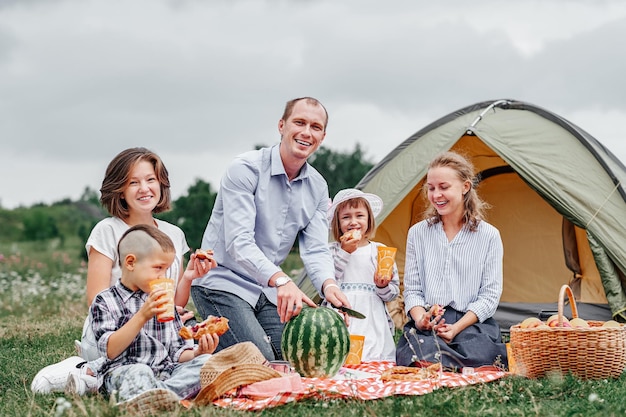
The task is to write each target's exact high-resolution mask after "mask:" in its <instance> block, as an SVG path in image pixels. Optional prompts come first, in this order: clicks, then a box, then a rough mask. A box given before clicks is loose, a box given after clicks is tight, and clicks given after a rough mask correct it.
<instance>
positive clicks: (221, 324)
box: [178, 316, 229, 340]
mask: <svg viewBox="0 0 626 417" xmlns="http://www.w3.org/2000/svg"><path fill="white" fill-rule="evenodd" d="M228 329H229V326H228V319H227V318H226V317H215V316H209V317H207V319H206V320H204V321H203V322H201V323H197V324H194V325H193V326H185V327H183V328H182V329H180V331H179V332H178V334H179V335H180V337H182V338H183V339H196V340H198V339H200V338H201V337H202V336H203V335H205V334H216V335H218V336H221V335H223V334H224V333H226V331H227V330H228Z"/></svg>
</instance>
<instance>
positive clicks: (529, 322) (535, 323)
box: [519, 317, 543, 329]
mask: <svg viewBox="0 0 626 417" xmlns="http://www.w3.org/2000/svg"><path fill="white" fill-rule="evenodd" d="M542 324H543V322H542V321H541V320H539V319H538V318H537V317H528V318H526V319H524V320H523V321H522V322H521V323H520V325H519V327H521V328H522V329H532V328H535V327H539V326H541V325H542Z"/></svg>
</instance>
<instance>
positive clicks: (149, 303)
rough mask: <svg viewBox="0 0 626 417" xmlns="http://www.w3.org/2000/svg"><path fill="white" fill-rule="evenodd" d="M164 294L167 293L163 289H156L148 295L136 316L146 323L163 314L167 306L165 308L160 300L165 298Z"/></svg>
mask: <svg viewBox="0 0 626 417" xmlns="http://www.w3.org/2000/svg"><path fill="white" fill-rule="evenodd" d="M166 294H167V291H166V290H164V289H156V290H154V291H152V292H151V293H150V294H148V298H147V299H146V302H145V303H143V305H142V306H141V308H140V309H139V311H138V312H137V316H139V317H141V319H142V320H143V322H144V323H146V322H147V321H148V320H150V319H151V318H152V317H154V316H156V315H157V314H159V313H164V312H165V311H166V310H167V306H165V304H164V303H163V301H161V300H160V298H161V297H163V296H165V295H166Z"/></svg>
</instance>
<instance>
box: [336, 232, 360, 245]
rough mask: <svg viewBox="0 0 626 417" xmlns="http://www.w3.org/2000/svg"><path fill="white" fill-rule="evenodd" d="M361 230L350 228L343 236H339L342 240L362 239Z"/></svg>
mask: <svg viewBox="0 0 626 417" xmlns="http://www.w3.org/2000/svg"><path fill="white" fill-rule="evenodd" d="M361 236H362V235H361V231H360V230H358V229H352V230H348V231H347V232H346V233H344V234H343V236H341V237H340V238H339V241H340V242H343V241H344V240H349V239H357V240H361Z"/></svg>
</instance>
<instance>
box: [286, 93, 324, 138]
mask: <svg viewBox="0 0 626 417" xmlns="http://www.w3.org/2000/svg"><path fill="white" fill-rule="evenodd" d="M301 100H304V101H305V102H306V103H307V104H311V105H313V106H320V107H321V108H322V109H324V114H325V115H326V121H325V122H324V131H326V128H327V127H328V111H327V110H326V107H324V105H323V104H322V103H320V101H319V100H318V99H316V98H313V97H299V98H294V99H293V100H289V101H288V102H287V104H285V110H284V111H283V116H282V117H281V118H280V119H281V120H285V121H287V119H289V116H291V113H293V108H294V107H295V105H296V103H297V102H299V101H301Z"/></svg>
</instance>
